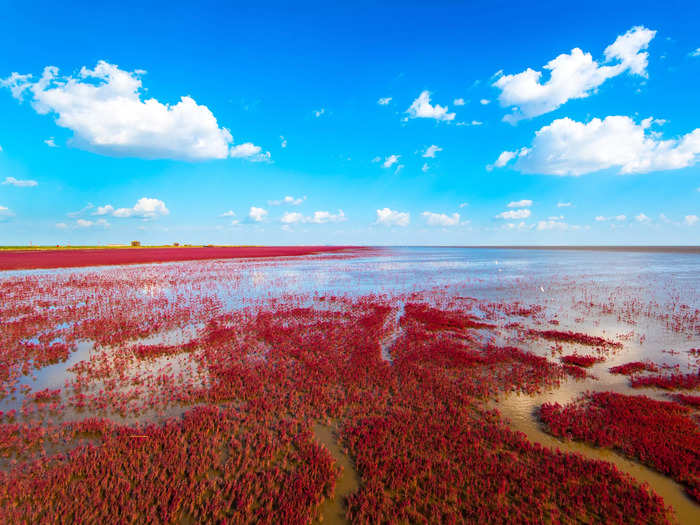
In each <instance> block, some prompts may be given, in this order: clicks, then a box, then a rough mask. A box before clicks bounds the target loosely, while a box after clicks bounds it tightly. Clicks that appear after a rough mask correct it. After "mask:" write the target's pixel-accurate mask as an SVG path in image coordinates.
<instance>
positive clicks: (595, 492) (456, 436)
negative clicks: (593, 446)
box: [344, 396, 668, 524]
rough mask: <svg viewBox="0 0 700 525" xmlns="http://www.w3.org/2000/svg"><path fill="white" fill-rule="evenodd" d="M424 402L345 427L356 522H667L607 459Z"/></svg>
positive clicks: (652, 500)
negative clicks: (555, 447) (544, 443)
mask: <svg viewBox="0 0 700 525" xmlns="http://www.w3.org/2000/svg"><path fill="white" fill-rule="evenodd" d="M426 400H427V399H425V398H423V397H422V396H421V399H419V400H416V402H415V403H414V405H415V406H413V407H402V408H397V409H394V410H390V411H388V412H387V413H385V414H382V415H371V416H367V417H362V418H357V419H355V420H354V421H353V422H352V423H350V424H349V425H347V426H346V428H345V430H344V441H345V442H346V443H347V445H348V448H349V450H350V452H351V454H352V455H353V457H355V461H356V465H357V468H358V470H359V472H360V474H361V475H362V478H363V480H365V483H364V484H363V486H362V487H361V489H360V490H359V491H358V492H357V493H355V494H353V495H352V496H351V497H350V499H349V509H348V515H349V517H350V519H351V521H352V522H353V523H366V524H369V523H542V522H551V523H575V522H582V523H590V522H595V521H599V520H602V521H604V522H606V523H635V522H636V523H668V522H667V518H666V515H665V513H664V510H663V508H664V504H663V501H662V500H661V498H659V497H658V496H652V495H650V494H649V492H648V491H647V489H645V488H643V487H639V486H637V485H634V484H632V483H630V481H631V479H630V478H629V477H628V476H626V475H624V474H621V473H620V472H619V471H617V470H616V469H615V467H614V466H612V465H610V464H609V463H605V462H603V461H591V460H588V459H585V458H583V457H582V456H579V455H577V454H565V453H562V452H553V451H551V450H549V449H546V448H543V447H541V446H538V445H533V444H531V443H529V442H528V441H527V440H526V439H525V438H524V437H523V435H522V434H518V433H515V432H513V431H511V430H509V429H508V428H506V427H505V425H503V424H502V423H500V422H499V420H498V417H497V416H496V414H495V413H491V414H488V413H482V414H477V413H471V414H470V413H469V412H468V411H463V410H460V409H458V408H457V407H450V406H449V403H446V402H443V403H440V402H437V403H436V404H435V405H434V406H430V405H427V404H425V401H426ZM436 401H437V400H436ZM601 494H604V495H605V497H603V498H601Z"/></svg>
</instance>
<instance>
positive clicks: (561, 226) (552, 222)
mask: <svg viewBox="0 0 700 525" xmlns="http://www.w3.org/2000/svg"><path fill="white" fill-rule="evenodd" d="M536 229H537V230H539V231H545V230H561V231H567V230H578V229H579V227H578V226H572V225H570V224H567V223H565V222H562V221H561V220H557V219H555V218H552V217H549V218H548V219H547V220H546V221H538V222H537V226H536Z"/></svg>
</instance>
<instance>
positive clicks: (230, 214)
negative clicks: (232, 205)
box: [219, 210, 236, 217]
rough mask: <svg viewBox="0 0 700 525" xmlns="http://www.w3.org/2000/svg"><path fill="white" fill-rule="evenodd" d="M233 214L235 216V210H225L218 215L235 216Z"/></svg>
mask: <svg viewBox="0 0 700 525" xmlns="http://www.w3.org/2000/svg"><path fill="white" fill-rule="evenodd" d="M235 216H236V212H234V211H233V210H229V211H225V212H224V213H222V214H221V215H219V217H235Z"/></svg>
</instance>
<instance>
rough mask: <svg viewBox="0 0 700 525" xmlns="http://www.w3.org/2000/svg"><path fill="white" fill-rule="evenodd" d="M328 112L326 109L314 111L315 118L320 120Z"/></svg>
mask: <svg viewBox="0 0 700 525" xmlns="http://www.w3.org/2000/svg"><path fill="white" fill-rule="evenodd" d="M325 112H326V109H325V108H321V109H317V110H314V117H316V118H318V117H320V116H321V115H323V114H324V113H325Z"/></svg>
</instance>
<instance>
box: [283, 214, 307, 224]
mask: <svg viewBox="0 0 700 525" xmlns="http://www.w3.org/2000/svg"><path fill="white" fill-rule="evenodd" d="M280 220H281V221H282V222H283V223H285V224H294V223H297V222H301V221H303V220H304V216H303V215H302V214H301V213H299V212H297V211H288V212H286V213H285V214H284V215H282V218H281V219H280Z"/></svg>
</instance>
